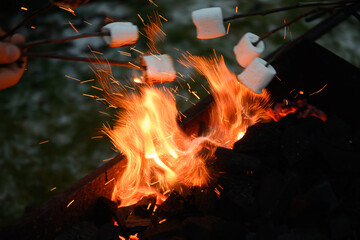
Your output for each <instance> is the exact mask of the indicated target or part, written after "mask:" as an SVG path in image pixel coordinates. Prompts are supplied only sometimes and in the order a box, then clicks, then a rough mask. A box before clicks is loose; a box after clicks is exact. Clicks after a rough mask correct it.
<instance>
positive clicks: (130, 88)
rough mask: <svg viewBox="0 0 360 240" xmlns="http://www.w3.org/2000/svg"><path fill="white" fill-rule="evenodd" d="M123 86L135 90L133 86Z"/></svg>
mask: <svg viewBox="0 0 360 240" xmlns="http://www.w3.org/2000/svg"><path fill="white" fill-rule="evenodd" d="M125 87H126V88H128V89H130V90H133V91H135V88H133V87H130V86H125Z"/></svg>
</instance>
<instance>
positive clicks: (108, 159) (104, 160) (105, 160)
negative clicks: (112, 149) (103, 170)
mask: <svg viewBox="0 0 360 240" xmlns="http://www.w3.org/2000/svg"><path fill="white" fill-rule="evenodd" d="M111 159H113V157H111V158H107V159H103V160H102V161H103V162H107V161H110V160H111Z"/></svg>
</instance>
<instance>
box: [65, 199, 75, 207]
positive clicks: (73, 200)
mask: <svg viewBox="0 0 360 240" xmlns="http://www.w3.org/2000/svg"><path fill="white" fill-rule="evenodd" d="M74 201H75V200H74V199H73V200H71V201H70V202H69V203H68V205H67V206H66V207H67V208H68V207H69V206H70V205H71V204H72V203H73V202H74Z"/></svg>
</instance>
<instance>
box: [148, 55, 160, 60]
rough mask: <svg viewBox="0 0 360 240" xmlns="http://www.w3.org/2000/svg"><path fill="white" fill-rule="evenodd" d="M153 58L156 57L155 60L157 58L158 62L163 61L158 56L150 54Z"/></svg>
mask: <svg viewBox="0 0 360 240" xmlns="http://www.w3.org/2000/svg"><path fill="white" fill-rule="evenodd" d="M150 54H151V55H152V56H153V57H155V58H157V60H159V61H161V59H160V58H159V57H158V56H156V55H154V54H152V53H150Z"/></svg>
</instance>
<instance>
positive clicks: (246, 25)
mask: <svg viewBox="0 0 360 240" xmlns="http://www.w3.org/2000/svg"><path fill="white" fill-rule="evenodd" d="M296 2H297V1H292V0H291V1H289V0H287V1H285V0H271V1H270V0H261V1H260V0H259V1H247V0H221V1H220V0H219V1H210V0H208V1H205V0H191V1H190V0H182V1H176V0H154V3H155V4H156V5H157V7H156V6H155V5H154V4H151V3H150V2H149V1H147V0H133V1H116V0H107V1H99V0H98V1H96V0H92V1H90V2H89V3H88V4H86V5H84V6H81V7H79V8H78V9H75V14H76V16H74V15H73V14H71V13H69V12H67V11H64V10H61V9H59V8H53V9H51V10H50V11H49V12H47V13H44V14H42V15H40V16H39V17H38V18H37V19H35V20H34V21H32V22H31V23H29V24H27V25H26V26H25V27H23V28H22V29H21V30H20V31H19V32H21V33H22V34H23V35H25V36H26V38H27V41H33V40H40V39H48V38H58V37H63V36H71V35H74V34H76V32H75V31H74V29H73V28H72V27H71V26H70V24H69V21H70V22H71V23H72V24H73V25H74V26H75V27H76V29H77V30H78V31H79V33H85V32H98V31H99V29H100V28H101V26H102V25H103V24H104V21H105V20H106V19H112V20H119V21H130V22H133V23H134V24H137V25H138V26H139V28H140V31H141V30H142V29H141V28H142V26H143V25H142V22H141V20H140V18H139V17H138V14H140V16H142V17H143V18H144V19H146V15H148V14H150V15H152V14H153V11H158V12H159V13H160V14H161V15H162V16H164V17H165V18H166V19H167V20H168V21H167V22H166V21H163V23H164V28H163V29H164V31H165V33H166V34H167V36H166V39H165V42H164V43H163V44H162V45H161V46H159V49H160V50H161V52H162V53H168V54H170V55H171V56H173V57H174V59H176V58H178V57H180V55H181V52H182V51H186V50H188V51H190V52H191V53H192V54H193V55H203V56H207V55H209V54H211V53H212V51H213V48H214V49H215V50H216V52H217V54H222V55H224V57H225V61H226V63H227V65H228V66H229V68H230V69H232V70H233V71H234V72H235V73H240V72H241V70H242V69H241V68H240V67H238V66H237V64H236V61H235V58H234V56H233V52H232V48H233V46H234V45H236V44H237V42H238V41H239V39H240V38H241V36H242V35H243V34H244V33H246V32H248V31H250V32H253V33H255V34H257V35H260V36H261V35H263V34H265V33H266V32H268V31H270V30H271V29H273V28H275V27H277V26H279V25H281V24H283V21H284V19H285V20H290V19H292V18H293V17H294V16H296V15H298V14H299V13H301V12H303V11H306V10H304V9H302V10H301V9H300V10H292V11H288V12H282V13H276V14H272V15H268V16H265V17H251V18H246V19H241V20H236V21H233V22H231V25H230V30H229V34H228V35H227V36H224V37H221V38H218V39H212V40H199V39H197V38H196V31H195V27H194V26H193V24H192V21H191V12H192V11H194V10H196V9H199V8H205V7H211V6H220V7H222V9H223V15H224V16H225V17H226V16H232V15H233V14H235V9H236V7H238V11H239V12H249V11H255V10H261V9H270V8H274V7H280V6H287V5H292V4H294V3H296ZM47 3H48V1H46V0H42V1H31V0H16V1H10V0H2V1H1V3H0V26H1V27H2V28H3V29H4V30H5V31H6V30H9V29H10V28H11V26H14V25H15V24H17V23H18V22H20V21H21V20H22V19H23V18H24V16H26V15H28V14H29V12H30V11H32V10H35V9H38V8H39V7H41V6H44V5H46V4H47ZM21 7H26V8H27V9H28V11H24V10H22V9H21ZM324 17H326V16H324ZM320 20H321V19H318V20H316V21H313V22H311V23H306V22H305V21H299V22H298V23H296V24H295V25H292V26H291V27H290V29H288V30H287V34H286V38H285V39H284V31H280V32H278V33H276V34H274V35H272V36H271V37H270V38H268V39H266V40H265V45H266V52H265V54H264V55H266V54H268V53H270V52H272V51H273V50H275V49H276V48H277V47H280V46H281V45H282V44H284V43H287V42H289V41H291V38H296V37H298V36H300V35H301V34H302V33H304V32H305V31H306V30H307V29H309V28H311V27H312V26H314V25H315V24H316V23H318V22H319V21H320ZM356 21H357V20H356V19H355V18H353V17H352V18H349V19H348V20H347V21H346V22H344V23H342V24H341V25H340V26H338V27H336V28H335V29H334V30H332V31H331V32H330V33H328V34H327V35H325V36H324V37H322V38H321V39H319V40H318V43H320V44H321V45H323V46H325V47H327V48H328V49H330V50H331V51H333V52H335V53H336V54H338V55H340V56H341V57H343V58H345V59H346V60H348V61H349V62H351V63H353V64H354V65H355V66H357V67H359V66H360V59H359V56H360V48H359V47H358V45H359V43H360V31H358V30H355V29H354V26H357V27H356V28H357V29H358V26H359V25H356V24H358V23H357V22H356ZM226 27H227V25H226ZM290 32H291V34H290ZM89 46H90V47H91V49H93V50H96V51H99V52H102V53H104V55H105V56H106V57H107V58H109V59H116V60H130V59H129V57H126V56H123V55H121V54H119V52H118V50H121V51H126V52H131V53H132V55H133V57H134V58H135V59H136V58H137V57H138V56H139V54H138V53H137V52H135V51H131V50H130V49H129V48H119V49H112V48H108V47H107V46H105V45H104V44H103V41H102V39H101V38H89V39H82V40H78V41H74V42H72V43H66V44H49V45H46V46H39V47H36V48H33V49H31V52H51V53H58V54H64V55H74V56H79V57H84V56H88V54H89ZM136 48H137V49H139V50H142V51H146V50H147V48H146V41H145V40H144V38H143V37H141V39H140V41H139V42H138V43H137V44H136ZM179 50H180V51H179ZM137 60H138V59H137ZM90 67H91V65H89V64H87V63H78V62H68V61H60V60H49V59H29V61H28V65H27V70H26V72H25V74H24V76H23V78H22V79H21V81H20V82H19V83H18V84H17V85H16V86H14V87H12V88H9V89H6V90H2V91H0V103H1V104H0V143H1V144H0V176H1V177H0V229H1V228H3V227H6V226H7V225H9V224H11V223H13V222H14V221H15V220H16V219H19V218H20V217H22V216H23V215H24V214H25V213H26V212H27V211H30V210H31V209H32V208H33V207H36V206H39V205H41V204H42V203H43V202H45V201H46V200H48V199H50V198H51V197H52V196H54V195H56V194H58V193H60V192H61V191H62V190H64V189H66V188H68V187H69V186H70V185H71V184H73V183H74V182H75V181H77V180H78V179H80V178H82V177H83V176H85V175H86V174H88V173H90V172H91V171H93V170H94V169H96V168H97V167H98V166H100V165H101V164H103V160H104V159H108V158H111V157H113V156H115V155H116V154H117V153H116V152H115V151H114V150H113V149H112V146H111V144H110V143H109V141H108V139H106V138H105V137H104V138H97V137H96V136H100V135H101V134H100V130H101V128H102V125H103V124H104V123H106V122H108V123H109V124H111V117H110V116H108V115H106V114H104V113H108V114H113V113H114V111H113V110H111V109H107V108H106V106H105V105H103V104H102V103H101V102H99V101H95V100H94V99H93V98H89V97H87V96H84V95H83V94H91V95H101V93H100V92H99V91H98V90H96V89H94V88H92V87H91V86H92V85H96V83H94V82H87V83H80V82H78V81H76V80H73V79H72V78H76V79H79V80H80V81H85V80H89V79H94V78H95V76H94V74H93V72H92V71H91V69H90ZM175 67H176V69H177V70H178V71H180V72H181V73H182V74H184V75H186V74H189V73H190V72H189V70H186V69H183V68H182V67H181V66H179V64H176V66H175ZM112 71H113V75H114V77H115V78H116V79H117V80H119V81H123V82H124V83H125V82H128V81H129V80H130V79H132V77H133V76H134V74H135V75H136V74H140V73H139V72H136V71H134V70H131V69H127V68H123V67H112ZM187 83H189V85H190V86H191V88H192V90H195V91H197V95H199V96H201V97H204V96H206V94H207V92H206V91H205V90H204V89H203V88H202V87H201V84H204V85H206V83H205V82H203V81H200V80H199V81H196V82H195V83H194V82H193V81H191V80H190V81H188V82H187ZM177 85H178V86H179V89H180V94H182V95H183V96H186V97H188V98H189V100H188V101H186V100H185V99H184V98H181V97H178V99H177V103H178V107H179V109H180V110H184V109H186V108H188V107H190V106H192V104H191V103H190V102H195V103H196V102H197V101H198V99H196V98H195V96H193V95H190V94H189V93H188V91H187V87H186V88H185V89H182V85H185V86H186V82H185V81H184V80H179V81H177V82H174V83H172V84H168V85H167V87H174V86H177ZM94 137H95V138H94ZM44 142H45V143H44ZM41 143H42V144H41ZM55 187H56V189H55V190H53V189H54V188H55ZM51 190H52V191H51Z"/></svg>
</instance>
